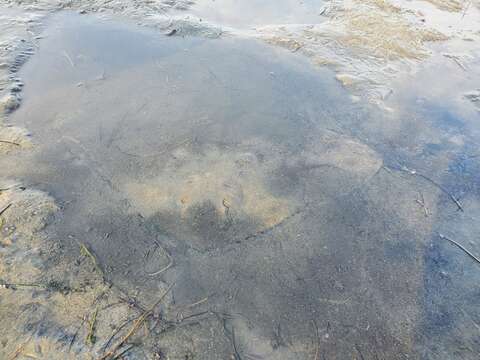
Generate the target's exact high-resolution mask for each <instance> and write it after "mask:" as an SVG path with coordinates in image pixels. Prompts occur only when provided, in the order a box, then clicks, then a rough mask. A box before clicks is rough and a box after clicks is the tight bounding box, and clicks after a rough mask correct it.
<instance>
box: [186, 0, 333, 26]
mask: <svg viewBox="0 0 480 360" xmlns="http://www.w3.org/2000/svg"><path fill="white" fill-rule="evenodd" d="M323 7H324V1H321V0H306V1H303V0H280V1H262V0H250V1H237V0H216V1H215V0H201V1H195V2H194V4H192V5H191V8H190V9H189V11H190V13H192V14H194V15H196V16H198V17H200V18H202V19H204V20H207V21H209V22H212V23H216V24H221V25H226V26H229V27H232V26H233V27H240V28H243V27H250V26H258V25H265V24H275V25H282V24H318V23H319V22H321V20H322V16H321V14H322V11H324V10H323Z"/></svg>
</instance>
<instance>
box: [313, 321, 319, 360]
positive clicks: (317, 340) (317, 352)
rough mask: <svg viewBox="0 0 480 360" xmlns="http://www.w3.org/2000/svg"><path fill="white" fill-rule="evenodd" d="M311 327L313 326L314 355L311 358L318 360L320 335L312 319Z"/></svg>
mask: <svg viewBox="0 0 480 360" xmlns="http://www.w3.org/2000/svg"><path fill="white" fill-rule="evenodd" d="M312 324H313V327H314V328H315V339H316V341H315V357H314V358H313V360H318V354H319V353H320V335H319V333H318V326H317V322H316V321H315V320H312Z"/></svg>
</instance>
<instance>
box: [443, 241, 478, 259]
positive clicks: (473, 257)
mask: <svg viewBox="0 0 480 360" xmlns="http://www.w3.org/2000/svg"><path fill="white" fill-rule="evenodd" d="M438 236H440V238H441V239H444V240H448V241H450V242H451V243H452V244H454V245H456V246H457V247H459V248H460V249H462V250H463V251H464V252H465V254H467V255H468V256H470V257H471V258H472V259H473V260H475V261H476V262H477V263H479V264H480V259H479V258H477V257H476V256H475V255H473V254H472V253H471V252H470V251H468V250H467V249H465V248H464V247H463V245H460V244H459V243H458V242H456V241H455V240H452V239H450V238H448V237H446V236H445V235H443V234H438Z"/></svg>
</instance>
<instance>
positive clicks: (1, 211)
mask: <svg viewBox="0 0 480 360" xmlns="http://www.w3.org/2000/svg"><path fill="white" fill-rule="evenodd" d="M10 206H12V203H10V204H8V205H7V206H5V207H4V208H3V209H2V210H0V216H2V215H3V213H4V212H5V211H7V210H8V208H9V207H10Z"/></svg>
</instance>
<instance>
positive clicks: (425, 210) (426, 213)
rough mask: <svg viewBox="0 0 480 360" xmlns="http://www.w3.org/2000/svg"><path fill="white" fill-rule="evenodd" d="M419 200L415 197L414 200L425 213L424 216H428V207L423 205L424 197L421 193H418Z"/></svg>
mask: <svg viewBox="0 0 480 360" xmlns="http://www.w3.org/2000/svg"><path fill="white" fill-rule="evenodd" d="M420 197H421V198H422V199H421V200H419V199H415V202H416V203H418V204H419V205H420V206H421V207H422V208H423V212H424V213H425V217H428V209H427V207H426V206H425V198H424V197H423V193H420Z"/></svg>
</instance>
